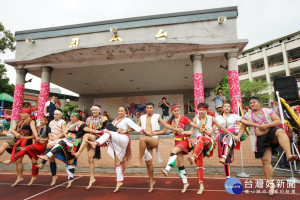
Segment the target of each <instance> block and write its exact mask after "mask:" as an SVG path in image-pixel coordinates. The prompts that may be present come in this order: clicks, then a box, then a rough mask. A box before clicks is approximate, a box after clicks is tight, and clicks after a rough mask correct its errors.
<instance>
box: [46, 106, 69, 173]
mask: <svg viewBox="0 0 300 200" xmlns="http://www.w3.org/2000/svg"><path fill="white" fill-rule="evenodd" d="M55 112H59V113H60V114H61V112H60V111H59V110H56V111H54V113H55ZM64 124H66V122H65V120H63V119H59V120H52V121H51V122H50V123H49V127H50V128H51V133H50V134H49V136H50V141H49V144H50V145H51V146H52V147H53V146H55V145H56V144H58V142H59V141H60V140H59V139H56V140H54V139H53V138H56V137H57V136H58V135H60V134H61V133H62V132H63V129H62V126H63V125H64ZM50 150H51V149H46V151H45V153H44V154H45V155H46V154H47V153H48V152H49V151H50ZM46 162H47V161H46V160H42V164H46ZM56 169H57V165H56V162H55V161H54V162H50V170H51V174H52V176H55V175H56Z"/></svg>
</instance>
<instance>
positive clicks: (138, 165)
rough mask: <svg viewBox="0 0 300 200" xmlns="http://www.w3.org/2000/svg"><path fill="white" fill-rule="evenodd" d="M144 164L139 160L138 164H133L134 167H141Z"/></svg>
mask: <svg viewBox="0 0 300 200" xmlns="http://www.w3.org/2000/svg"><path fill="white" fill-rule="evenodd" d="M141 164H142V161H141V160H139V161H138V162H136V163H135V164H133V166H134V167H140V166H141Z"/></svg>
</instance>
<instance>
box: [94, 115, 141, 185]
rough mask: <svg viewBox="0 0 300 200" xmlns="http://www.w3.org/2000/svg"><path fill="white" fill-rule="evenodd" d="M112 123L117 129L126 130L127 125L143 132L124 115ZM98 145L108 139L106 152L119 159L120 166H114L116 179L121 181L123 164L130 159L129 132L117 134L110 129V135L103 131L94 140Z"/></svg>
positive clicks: (122, 178)
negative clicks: (121, 118)
mask: <svg viewBox="0 0 300 200" xmlns="http://www.w3.org/2000/svg"><path fill="white" fill-rule="evenodd" d="M112 124H113V125H114V126H115V127H117V128H118V129H119V128H121V129H123V130H127V129H128V128H129V127H131V128H133V129H134V130H135V131H137V132H140V133H143V132H144V129H142V128H141V127H140V126H138V125H137V124H135V123H134V122H133V121H132V120H131V119H129V118H127V117H125V118H124V119H123V120H121V121H119V122H118V121H117V120H114V121H113V122H112ZM96 141H97V142H98V143H99V144H100V145H102V144H104V143H105V142H106V141H109V145H108V154H109V155H110V156H111V157H112V158H113V159H114V158H115V156H114V154H116V156H117V157H118V159H119V160H120V161H121V163H122V164H121V165H120V166H116V174H117V181H118V182H122V181H123V180H124V177H123V173H124V170H125V165H126V164H127V163H128V162H129V161H130V159H131V147H130V146H131V145H130V143H131V141H130V136H129V134H128V133H127V134H119V133H117V132H115V131H111V135H109V134H108V133H105V130H104V134H103V135H102V136H101V137H99V138H98V139H97V140H96Z"/></svg>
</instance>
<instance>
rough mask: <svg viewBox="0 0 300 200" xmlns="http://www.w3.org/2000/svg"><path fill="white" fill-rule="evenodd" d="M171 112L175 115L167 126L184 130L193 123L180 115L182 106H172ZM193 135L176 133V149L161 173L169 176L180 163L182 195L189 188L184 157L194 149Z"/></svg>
mask: <svg viewBox="0 0 300 200" xmlns="http://www.w3.org/2000/svg"><path fill="white" fill-rule="evenodd" d="M171 112H172V114H173V115H172V117H171V118H170V119H169V120H168V121H167V124H170V125H172V126H173V127H175V128H180V129H182V130H184V128H185V126H186V125H190V124H191V123H192V121H191V120H190V119H189V118H187V117H185V116H181V115H180V105H172V106H171ZM163 131H167V128H165V129H164V130H163ZM192 134H193V133H191V132H180V131H174V135H175V147H174V148H172V150H171V154H170V158H169V160H168V163H167V166H166V167H165V168H164V169H161V172H162V173H163V174H164V175H165V176H167V175H168V173H169V171H170V170H171V168H172V167H174V166H175V164H176V160H177V161H178V173H179V177H180V178H181V179H182V182H183V189H182V190H181V192H182V193H184V192H185V191H186V189H187V188H188V186H189V184H188V181H187V176H186V170H185V168H184V164H183V155H187V154H188V153H189V152H190V151H191V150H192V149H193V147H194V145H193V144H192V141H191V140H190V135H192Z"/></svg>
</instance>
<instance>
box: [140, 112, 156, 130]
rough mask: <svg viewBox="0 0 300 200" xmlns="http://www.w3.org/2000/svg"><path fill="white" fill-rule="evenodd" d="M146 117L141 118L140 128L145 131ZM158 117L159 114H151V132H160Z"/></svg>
mask: <svg viewBox="0 0 300 200" xmlns="http://www.w3.org/2000/svg"><path fill="white" fill-rule="evenodd" d="M146 117H147V114H146V115H142V116H141V118H140V119H141V126H142V128H143V129H144V130H145V129H146ZM159 117H160V115H159V114H153V115H152V117H151V125H152V131H159V130H160V125H159V123H158V118H159Z"/></svg>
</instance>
